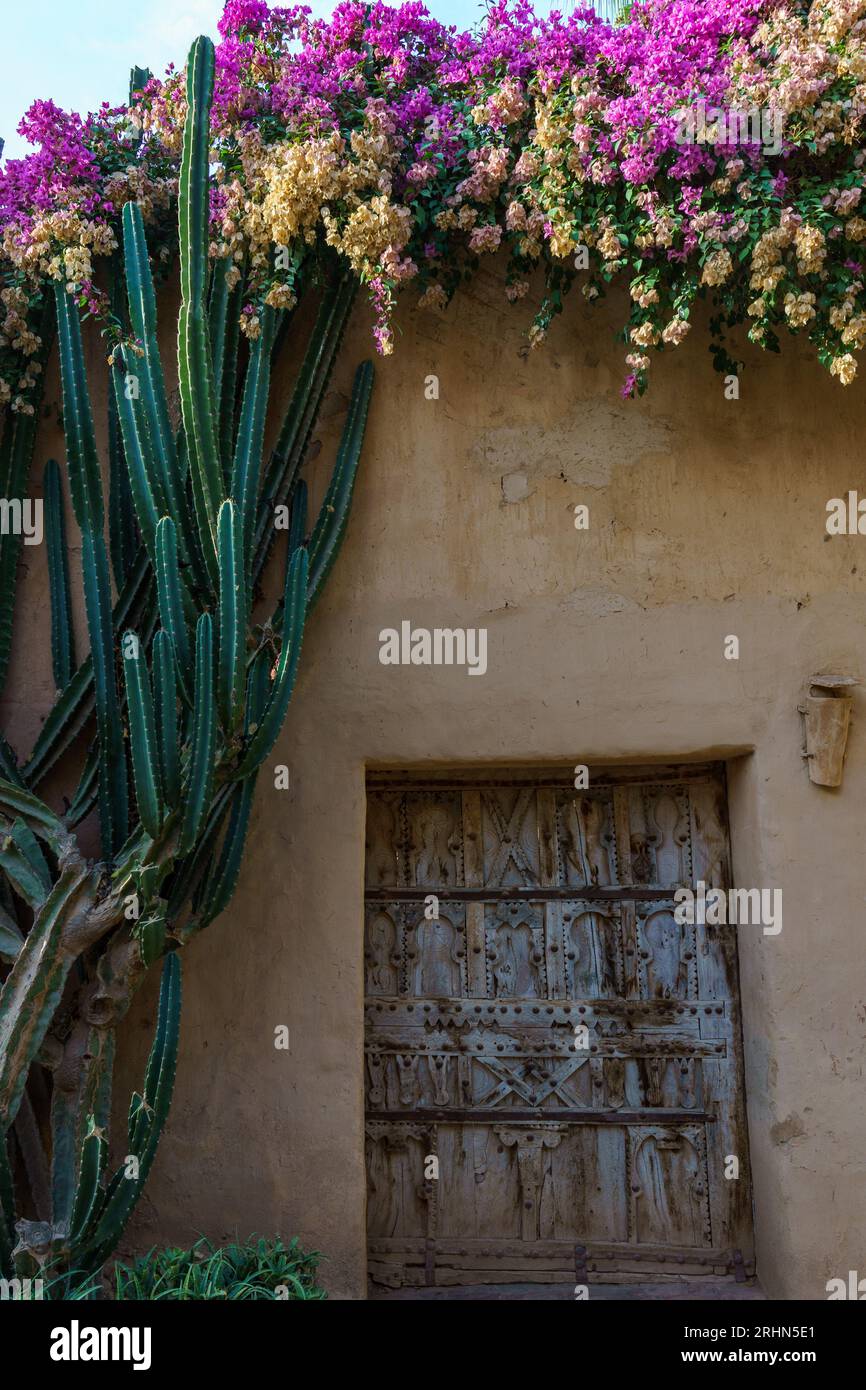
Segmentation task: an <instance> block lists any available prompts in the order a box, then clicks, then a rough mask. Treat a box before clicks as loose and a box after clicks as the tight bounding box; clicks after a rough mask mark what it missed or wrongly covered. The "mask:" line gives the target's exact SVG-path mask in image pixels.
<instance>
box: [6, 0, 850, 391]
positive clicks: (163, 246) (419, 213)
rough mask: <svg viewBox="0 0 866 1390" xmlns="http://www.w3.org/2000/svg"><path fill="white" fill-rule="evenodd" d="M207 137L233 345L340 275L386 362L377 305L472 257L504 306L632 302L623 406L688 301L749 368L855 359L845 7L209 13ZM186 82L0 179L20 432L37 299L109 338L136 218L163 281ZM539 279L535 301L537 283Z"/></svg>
mask: <svg viewBox="0 0 866 1390" xmlns="http://www.w3.org/2000/svg"><path fill="white" fill-rule="evenodd" d="M219 32H220V43H219V45H218V47H217V55H216V61H217V75H216V92H215V100H214V109H213V121H212V140H213V149H212V171H213V177H212V192H211V243H210V253H211V256H212V257H213V259H214V262H215V267H216V269H215V274H220V275H226V276H227V277H228V281H229V284H230V285H231V286H236V287H238V293H239V304H240V309H239V319H240V325H241V328H242V330H243V331H244V332H245V333H246V334H247V335H248V336H249V337H251V338H254V337H255V336H256V334H257V333H258V331H259V326H260V315H261V309H262V307H263V306H264V305H265V304H269V305H272V306H274V307H277V308H290V307H291V306H292V305H293V304H294V303H295V301H296V298H297V296H298V294H299V292H300V290H301V289H302V288H303V287H304V286H305V285H306V284H308V283H310V282H311V281H314V280H315V279H316V277H317V276H318V275H319V274H320V272H321V268H322V266H323V264H324V263H325V262H327V261H328V260H333V259H335V258H336V260H337V261H339V262H341V263H342V264H343V265H345V266H346V267H347V268H348V269H350V270H351V272H352V273H353V274H354V275H355V276H356V277H357V278H358V279H359V280H360V281H361V283H362V284H363V285H365V286H366V288H367V291H368V293H369V296H370V299H371V302H372V304H373V307H374V310H375V315H376V326H375V330H374V331H375V336H376V340H377V345H378V347H379V349H380V351H382V352H386V353H387V352H390V351H391V350H392V347H393V337H392V330H391V320H392V315H393V310H394V305H395V302H396V298H397V296H398V294H400V293H401V292H405V291H406V290H411V289H412V288H414V289H415V291H416V292H417V294H418V295H419V296H420V299H421V301H422V302H423V303H424V304H427V305H438V306H443V307H444V305H445V304H447V302H448V300H449V299H450V298H451V296H452V295H453V294H454V292H455V290H456V288H457V287H458V285H459V284H460V283H461V281H462V280H463V279H464V278H465V277H466V276H468V275H471V274H472V272H473V270H475V269H476V267H477V266H478V264H479V263H480V262H481V259H482V258H483V257H485V256H490V255H492V254H494V253H499V254H501V255H502V257H503V258H504V260H503V266H504V282H505V285H504V288H505V293H506V295H507V297H508V298H509V299H510V300H520V299H523V298H524V297H526V296H527V295H528V294H529V293H530V287H531V285H532V284H533V283H535V275H536V272H540V276H541V279H542V280H543V284H544V291H543V295H542V298H541V302H540V304H537V305H536V313H535V317H534V319H533V320H532V322H531V325H530V327H529V337H530V341H531V342H532V343H533V344H536V343H538V342H540V341H541V340H542V339H543V337H544V334H545V332H546V331H547V328H548V326H549V324H550V321H551V319H552V317H553V315H554V314H556V313H557V312H558V311H559V310H560V308H561V306H562V302H563V296H564V295H565V293H566V292H567V291H568V290H569V289H570V288H571V287H572V286H573V285H577V286H578V287H579V290H580V292H581V293H582V294H583V295H584V296H585V297H586V298H587V299H589V300H595V299H598V298H600V297H601V296H603V295H604V294H605V292H606V288H607V286H608V285H609V284H610V283H611V282H612V281H614V280H618V279H620V278H622V279H624V280H625V281H627V283H628V286H629V291H630V303H631V309H630V313H629V316H628V320H627V322H626V323H625V324H624V325H623V335H624V337H625V339H626V342H627V351H626V372H627V374H626V379H625V384H624V387H623V391H624V394H626V395H630V394H633V393H636V392H638V393H639V392H642V391H643V390H644V389H645V387H646V385H647V379H648V377H647V374H648V372H649V369H650V364H651V361H652V360H653V356H654V355H655V354H657V353H659V352H663V351H668V350H671V349H673V348H675V347H677V346H678V345H679V344H680V343H681V342H682V341H683V339H684V338H685V337H686V335H687V334H688V332H689V329H690V315H691V311H692V308H693V305H694V303H695V301H696V300H697V299H706V300H708V301H709V302H710V304H711V306H712V310H713V312H712V317H711V323H712V332H713V341H712V344H711V346H712V351H713V354H714V361H715V364H716V366H717V367H719V368H720V369H721V370H724V371H731V370H736V362H735V361H734V359H733V358H732V356H731V353H732V351H733V349H732V347H731V345H730V344H731V338H730V330H731V329H732V328H734V326H736V325H740V324H743V325H745V326H746V331H747V333H748V337H749V338H750V339H751V340H752V341H753V342H754V343H756V344H758V345H760V346H761V347H764V348H767V349H771V350H774V351H775V350H778V348H779V345H780V334H781V333H782V332H787V333H805V334H806V335H807V336H808V337H809V339H810V340H811V341H812V342H813V343H814V344H815V345H816V347H817V350H818V356H819V359H820V361H821V362H822V364H823V365H824V366H825V367H826V368H827V369H828V370H829V371H830V372H831V373H832V374H833V376H834V377H836V378H837V379H838V380H839V381H840V382H842V383H843V384H848V383H849V382H850V381H851V380H853V378H854V375H855V373H856V369H857V359H856V354H857V353H858V352H859V351H860V350H861V349H862V348H863V346H864V344H866V303H864V296H863V289H864V272H863V257H864V243H866V204H863V203H862V201H861V200H862V195H863V183H864V173H863V163H864V157H866V150H864V147H863V139H862V133H863V120H864V114H866V0H635V3H632V4H630V5H628V6H626V7H625V9H624V11H623V15H622V17H621V19H620V21H619V22H617V23H616V24H610V23H607V22H603V21H602V20H601V19H599V18H598V17H597V16H596V15H595V13H594V11H593V10H592V9H591V7H588V6H587V7H586V8H580V9H577V10H575V11H574V13H572V14H571V15H570V16H568V17H567V18H566V17H562V16H560V15H558V14H552V15H550V16H549V17H548V18H547V19H540V18H538V17H537V16H536V15H535V14H534V12H533V10H532V8H531V5H530V4H529V3H528V0H492V3H490V5H489V8H488V10H487V13H486V16H485V19H484V20H483V22H482V23H481V24H480V25H479V26H478V27H477V28H476V29H474V30H472V31H471V32H468V33H460V32H458V31H457V30H455V29H453V28H448V27H446V26H443V25H442V24H440V23H439V22H438V21H437V20H435V19H434V18H433V17H432V16H431V15H430V14H429V13H428V11H427V10H426V9H425V7H424V6H423V4H421V3H420V0H408V2H407V3H404V4H401V5H398V6H395V7H393V8H392V7H389V6H388V5H386V4H383V3H372V4H371V3H360V0H343V3H340V4H338V5H337V7H336V9H335V10H334V13H333V15H332V17H331V18H330V19H329V20H314V19H312V17H311V15H310V12H309V10H308V9H307V8H306V7H305V6H293V7H291V8H271V7H269V6H268V5H267V4H266V3H264V0H228V3H227V4H226V5H225V9H224V12H223V16H222V19H221V21H220V24H219ZM184 118H185V97H184V83H183V73H180V72H174V71H171V70H170V71H169V72H168V74H167V75H166V76H165V77H164V78H162V79H157V78H150V79H149V80H146V81H144V82H143V83H142V84H141V86H140V89H139V90H138V91H136V92H135V93H134V94H133V95H132V97H131V100H130V103H129V104H128V105H127V106H123V107H120V108H110V107H108V106H104V107H102V108H101V109H100V111H98V112H97V113H95V114H92V115H90V116H88V117H87V118H86V119H81V118H79V117H78V116H75V115H68V114H66V113H64V112H62V111H60V110H58V108H57V107H55V106H54V104H53V103H52V102H50V101H38V102H36V103H34V105H33V106H32V107H31V108H30V110H29V111H28V112H27V115H26V116H25V117H24V119H23V121H22V123H21V126H20V127H19V129H20V131H21V132H22V133H23V134H24V135H26V136H27V137H28V138H29V139H30V140H31V141H32V142H33V143H34V145H35V146H36V150H35V152H34V153H33V154H31V155H29V156H27V157H26V158H24V159H22V160H10V161H7V163H6V166H5V169H4V170H3V171H2V172H0V238H2V241H0V284H2V288H0V405H5V404H8V405H11V408H12V409H13V410H24V411H27V410H29V409H32V404H31V403H30V397H31V395H32V391H33V388H34V384H35V382H36V378H37V376H38V369H39V365H40V363H39V360H38V358H39V348H40V342H39V332H38V317H39V313H40V308H41V303H42V298H43V295H44V288H45V285H46V283H47V282H49V281H51V280H56V279H62V280H65V282H66V283H67V285H68V286H70V288H71V289H73V290H74V291H75V292H76V293H77V295H78V297H79V301H80V303H81V305H82V307H83V308H84V309H85V310H86V311H88V312H90V313H91V314H94V315H97V316H99V318H100V319H101V320H102V322H103V324H104V326H105V327H106V329H107V330H108V332H109V336H111V335H114V336H115V337H117V336H119V335H120V334H121V333H122V331H123V330H122V325H121V324H120V322H119V321H118V320H116V319H115V318H114V315H113V312H112V306H111V298H110V294H109V292H108V291H107V290H106V289H105V288H104V287H101V286H103V285H104V283H105V281H104V277H101V276H100V274H99V268H100V265H105V264H107V262H108V261H109V260H110V258H111V257H112V256H113V254H114V252H115V250H116V248H117V244H118V221H119V215H120V212H121V210H122V207H123V205H124V203H126V202H128V201H131V200H134V201H135V202H136V203H138V204H139V206H140V207H141V209H142V212H143V215H144V218H145V222H146V223H147V225H148V240H149V244H150V245H151V247H152V248H154V251H155V256H156V258H157V260H158V261H159V262H160V263H161V264H162V265H163V266H164V268H165V270H166V272H167V271H168V270H170V268H171V264H172V260H173V254H174V235H175V233H174V230H173V209H174V201H175V197H176V191H177V176H178V158H179V150H180V144H181V136H182V130H183V122H184ZM538 283H541V281H539V282H538Z"/></svg>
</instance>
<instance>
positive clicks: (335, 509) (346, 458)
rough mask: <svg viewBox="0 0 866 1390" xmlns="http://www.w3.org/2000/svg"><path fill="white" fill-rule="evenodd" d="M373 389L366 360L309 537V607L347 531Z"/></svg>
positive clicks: (370, 364)
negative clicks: (329, 480)
mask: <svg viewBox="0 0 866 1390" xmlns="http://www.w3.org/2000/svg"><path fill="white" fill-rule="evenodd" d="M372 390H373V364H372V362H363V363H362V364H361V366H360V367H359V368H358V370H357V372H356V373H355V383H354V387H353V390H352V400H351V403H350V406H349V415H348V418H347V420H346V424H345V428H344V430H343V437H342V440H341V441H340V448H339V450H338V453H337V459H336V462H335V464H334V471H333V473H332V475H331V482H330V486H329V487H328V491H327V493H326V494H325V499H324V501H323V503H322V506H321V509H320V511H319V515H318V518H317V520H316V525H315V527H314V529H313V534H312V536H311V538H310V607H312V606H313V604H314V603H315V602H316V599H317V598H318V597H319V595H320V593H321V592H322V589H323V587H324V584H325V580H326V579H327V577H328V575H329V573H330V571H331V568H332V566H333V564H334V561H335V559H336V558H337V553H338V551H339V549H340V545H341V543H342V540H343V536H344V534H345V531H346V526H347V524H348V519H349V507H350V505H351V502H352V491H353V489H354V486H355V478H356V476H357V472H358V463H359V460H360V457H361V446H362V444H363V442H364V430H365V428H366V424H367V411H368V409H369V405H370V394H371V392H372Z"/></svg>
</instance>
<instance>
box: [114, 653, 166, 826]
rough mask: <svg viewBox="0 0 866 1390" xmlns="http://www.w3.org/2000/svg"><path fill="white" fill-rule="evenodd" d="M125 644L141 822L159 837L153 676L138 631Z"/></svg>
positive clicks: (160, 804) (159, 788) (159, 780)
mask: <svg viewBox="0 0 866 1390" xmlns="http://www.w3.org/2000/svg"><path fill="white" fill-rule="evenodd" d="M122 645H123V675H124V679H125V681H126V701H127V705H128V708H129V742H130V746H131V748H132V774H133V779H134V781H135V797H136V801H137V803H138V814H139V817H140V819H141V823H142V825H143V826H144V828H145V830H146V831H147V833H148V835H151V836H152V837H153V839H156V838H157V836H158V835H159V831H160V827H161V825H162V817H163V800H162V778H161V776H160V763H159V756H158V754H157V746H156V724H155V721H154V717H153V696H152V694H151V689H150V677H149V676H148V673H147V661H146V658H145V655H144V649H143V648H142V645H141V643H140V642H139V640H138V637H137V636H136V635H135V633H132V632H126V633H124V636H123V644H122Z"/></svg>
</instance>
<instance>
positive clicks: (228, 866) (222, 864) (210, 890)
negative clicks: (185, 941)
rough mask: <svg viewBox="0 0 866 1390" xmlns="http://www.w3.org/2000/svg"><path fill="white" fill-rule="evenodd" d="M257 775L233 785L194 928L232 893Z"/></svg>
mask: <svg viewBox="0 0 866 1390" xmlns="http://www.w3.org/2000/svg"><path fill="white" fill-rule="evenodd" d="M257 776H258V774H257V773H255V772H254V773H253V774H252V776H250V777H247V778H246V779H245V781H243V782H242V783H241V784H240V786H239V787H236V788H235V793H234V797H233V799H232V808H231V814H230V815H229V823H228V829H227V830H226V834H225V839H224V840H223V843H222V846H221V848H220V851H219V855H218V856H215V857H214V860H213V862H212V865H211V873H210V874H209V875H208V879H207V882H206V883H205V886H204V889H203V891H202V902H201V906H200V907H199V910H198V912H197V913H196V917H197V919H198V920H197V922H196V924H195V925H196V930H199V931H200V930H202V929H203V928H204V927H206V926H208V924H209V923H210V922H212V921H213V920H214V918H216V917H219V915H220V913H221V912H224V911H225V909H226V908H227V907H228V905H229V903H230V902H231V899H232V897H233V895H234V891H235V888H236V887H237V883H238V877H239V875H240V870H241V860H242V858H243V852H244V845H245V843H246V838H247V829H248V826H249V820H250V811H251V809H252V804H253V796H254V794H255V789H256V779H257Z"/></svg>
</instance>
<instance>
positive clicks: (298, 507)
mask: <svg viewBox="0 0 866 1390" xmlns="http://www.w3.org/2000/svg"><path fill="white" fill-rule="evenodd" d="M306 533H307V484H306V483H305V482H304V480H303V478H299V479H298V481H297V482H296V483H295V491H294V493H293V495H292V515H291V518H290V521H289V554H290V555H291V554H292V553H293V551H295V550H297V548H298V546H299V545H303V544H304V536H305V535H306Z"/></svg>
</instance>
